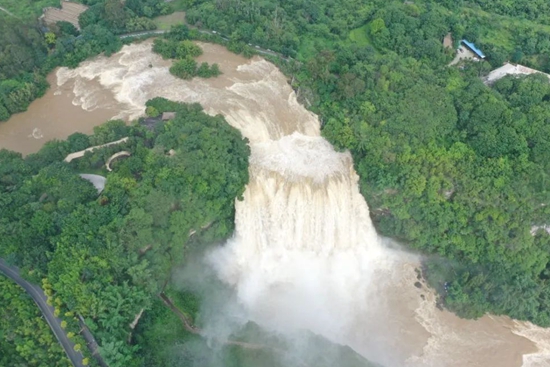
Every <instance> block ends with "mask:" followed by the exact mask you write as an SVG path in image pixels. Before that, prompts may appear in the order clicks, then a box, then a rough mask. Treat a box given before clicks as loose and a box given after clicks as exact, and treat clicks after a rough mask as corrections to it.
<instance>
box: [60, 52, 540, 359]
mask: <svg viewBox="0 0 550 367" xmlns="http://www.w3.org/2000/svg"><path fill="white" fill-rule="evenodd" d="M150 47H151V44H150V43H149V42H146V43H143V44H140V45H131V46H126V47H124V49H123V50H122V52H121V53H119V54H117V55H114V56H112V57H110V58H97V59H96V60H94V61H89V62H86V63H84V64H83V65H82V66H81V67H79V68H77V69H76V70H67V69H60V70H59V71H58V74H57V75H58V83H59V85H64V84H65V83H66V82H68V81H74V90H73V92H74V99H73V104H75V105H79V106H81V107H82V108H85V109H88V110H93V109H94V108H97V107H98V106H100V107H102V108H112V107H113V104H115V105H116V106H117V107H118V108H119V110H120V113H119V114H118V116H119V117H130V118H135V117H137V116H139V115H141V114H142V113H143V110H144V103H145V101H146V100H148V99H149V98H152V97H155V96H163V97H166V98H170V99H174V100H180V101H187V102H200V103H201V104H203V106H204V107H205V109H206V111H207V112H208V113H211V114H217V113H221V114H223V115H224V116H225V117H226V119H227V120H228V122H229V123H230V124H231V125H233V126H234V127H236V128H238V129H239V130H240V131H241V132H242V133H243V135H245V136H246V137H247V138H249V140H250V145H251V151H252V156H251V158H250V183H249V185H248V186H247V189H246V192H245V194H244V201H242V202H237V214H236V225H237V230H236V234H235V237H234V239H233V240H232V241H230V242H229V243H228V244H226V245H225V246H224V247H222V248H220V249H219V250H217V251H214V252H213V253H212V254H210V256H209V258H208V260H209V262H210V264H212V265H213V266H214V267H215V269H216V271H217V272H218V275H219V277H220V278H221V279H222V280H223V281H224V282H226V283H227V284H229V285H231V286H232V287H234V289H235V292H236V295H237V299H238V301H239V303H240V304H241V306H242V307H243V308H244V309H245V311H246V316H247V317H248V318H249V319H252V320H254V321H256V322H257V323H259V324H260V325H263V326H264V327H265V328H268V329H272V330H277V331H280V332H283V333H293V332H295V331H297V330H299V329H302V328H306V329H309V330H311V331H313V332H316V333H319V334H322V335H324V336H326V337H327V338H329V339H331V340H333V341H335V342H339V343H342V344H347V345H350V346H352V347H353V348H354V349H355V350H356V351H358V352H360V353H362V354H363V355H365V356H367V357H368V358H371V359H374V360H377V361H380V362H383V363H387V364H388V365H391V366H404V365H406V366H423V367H428V366H434V367H451V366H452V367H455V366H456V367H464V366H479V367H482V366H483V367H489V366H491V367H496V366H498V367H501V366H520V365H522V360H523V366H526V367H527V366H529V367H535V366H536V367H539V366H550V359H549V350H550V349H549V343H550V342H549V338H548V330H544V329H540V328H536V327H533V326H532V325H529V324H525V323H517V322H512V321H510V320H508V319H506V318H489V317H484V318H482V319H481V320H479V321H466V320H460V319H458V318H456V317H455V316H454V315H451V314H449V313H447V312H441V311H439V310H437V309H436V307H435V302H434V296H433V294H432V293H431V292H430V291H429V290H426V289H425V287H424V288H422V289H418V288H415V287H414V286H413V283H414V282H415V281H416V280H417V279H416V274H415V272H414V268H415V267H416V266H417V265H418V259H416V258H415V257H414V256H410V255H406V254H404V253H401V252H398V251H394V250H389V249H388V248H386V247H385V246H383V245H382V244H381V240H380V238H379V237H378V236H377V235H376V233H375V231H374V228H373V226H372V223H371V221H370V217H369V212H368V206H367V204H366V202H365V201H364V199H363V197H362V196H361V195H360V193H359V191H358V186H357V179H358V178H357V175H356V173H355V171H354V170H353V164H352V159H351V157H350V155H349V154H348V153H338V152H335V151H334V150H333V149H332V147H331V146H330V144H328V143H327V142H326V141H325V140H324V139H323V138H321V137H320V136H319V135H320V134H319V122H318V119H317V117H316V116H314V115H313V114H311V113H310V112H308V111H307V110H306V109H305V108H303V107H302V106H300V105H299V104H298V103H297V101H296V98H295V95H294V93H293V91H292V90H291V88H290V87H289V86H288V84H287V82H286V79H285V78H284V76H283V75H282V74H281V73H280V72H279V71H278V70H277V69H276V68H275V67H274V66H273V65H271V64H269V63H267V62H266V61H263V60H261V59H258V58H256V59H254V60H252V61H246V60H244V59H242V58H240V57H236V56H234V55H232V54H230V53H229V52H227V51H225V50H224V49H222V48H220V47H217V46H213V45H204V44H203V45H201V47H203V48H204V50H205V55H204V56H202V59H201V60H200V61H209V62H218V63H220V66H221V70H222V72H223V73H224V74H223V75H222V76H221V77H219V78H216V79H211V80H199V79H195V80H193V81H188V82H186V81H182V80H178V79H175V78H173V77H172V76H171V75H170V74H169V72H168V63H167V62H165V61H163V60H161V59H160V58H159V57H157V56H156V55H154V54H152V53H151V51H150ZM113 98H114V99H113ZM113 101H116V102H113ZM421 295H422V296H423V297H424V298H421ZM520 335H521V336H520ZM529 340H532V341H533V343H534V344H533V343H532V342H530V341H529ZM535 344H536V348H535ZM537 350H538V351H537Z"/></svg>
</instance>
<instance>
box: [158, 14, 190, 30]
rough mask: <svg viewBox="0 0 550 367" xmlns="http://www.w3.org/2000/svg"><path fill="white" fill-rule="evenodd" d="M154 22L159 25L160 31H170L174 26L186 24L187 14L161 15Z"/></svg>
mask: <svg viewBox="0 0 550 367" xmlns="http://www.w3.org/2000/svg"><path fill="white" fill-rule="evenodd" d="M153 22H154V23H155V24H156V25H157V28H158V29H162V30H169V29H170V27H172V26H173V25H177V24H183V23H185V12H184V11H176V12H174V13H172V14H168V15H161V16H160V17H156V18H155V19H153Z"/></svg>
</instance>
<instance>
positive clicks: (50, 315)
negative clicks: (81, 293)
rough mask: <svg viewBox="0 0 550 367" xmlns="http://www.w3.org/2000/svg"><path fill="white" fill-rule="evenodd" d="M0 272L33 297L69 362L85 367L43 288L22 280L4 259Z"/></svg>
mask: <svg viewBox="0 0 550 367" xmlns="http://www.w3.org/2000/svg"><path fill="white" fill-rule="evenodd" d="M0 272H2V273H3V274H4V275H6V276H7V277H8V278H10V279H12V280H13V281H14V282H15V283H17V284H18V285H19V286H21V287H22V288H23V289H24V290H25V291H26V292H27V293H28V294H29V295H30V296H31V297H32V299H33V300H34V302H35V303H36V304H37V305H38V308H40V311H41V312H42V315H44V318H45V319H46V321H47V322H48V325H50V328H51V329H52V331H53V333H54V334H55V337H56V338H57V340H58V341H59V344H61V346H62V347H63V349H64V350H65V353H66V354H67V357H68V358H69V360H70V361H71V362H72V364H73V365H74V366H75V367H84V364H83V363H82V359H83V356H82V353H80V352H76V351H75V350H74V343H73V342H72V341H70V340H69V338H68V337H67V334H66V332H65V330H64V329H63V328H62V327H61V320H60V319H59V318H57V317H55V315H54V309H53V307H51V306H48V304H47V303H46V301H47V297H46V295H45V294H44V291H43V290H42V288H40V287H39V286H37V285H36V284H32V283H29V282H27V281H26V280H25V279H23V278H21V276H20V275H19V271H18V270H17V269H16V268H15V267H12V266H9V265H8V264H7V263H6V262H5V261H4V260H3V259H0Z"/></svg>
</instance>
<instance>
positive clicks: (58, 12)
mask: <svg viewBox="0 0 550 367" xmlns="http://www.w3.org/2000/svg"><path fill="white" fill-rule="evenodd" d="M87 9H88V7H87V6H86V5H82V4H79V3H73V2H71V1H61V9H59V8H54V7H48V8H44V14H42V16H41V17H40V18H39V19H40V20H43V21H44V23H46V24H55V23H57V22H61V21H65V22H69V23H71V24H72V25H74V26H75V27H76V29H79V30H80V25H79V24H78V17H79V16H80V14H82V13H84V12H85V11H86V10H87Z"/></svg>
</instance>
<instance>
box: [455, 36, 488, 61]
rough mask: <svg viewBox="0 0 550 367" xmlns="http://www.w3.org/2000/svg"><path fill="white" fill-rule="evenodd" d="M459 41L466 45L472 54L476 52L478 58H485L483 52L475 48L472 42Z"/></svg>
mask: <svg viewBox="0 0 550 367" xmlns="http://www.w3.org/2000/svg"><path fill="white" fill-rule="evenodd" d="M460 42H461V43H462V44H463V45H464V46H466V47H467V48H468V49H469V50H470V51H472V52H473V53H474V54H476V55H477V57H479V58H480V59H484V58H485V54H484V53H483V52H482V51H481V50H480V49H479V48H477V47H476V45H474V44H473V43H472V42H468V41H466V40H462V41H460Z"/></svg>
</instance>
